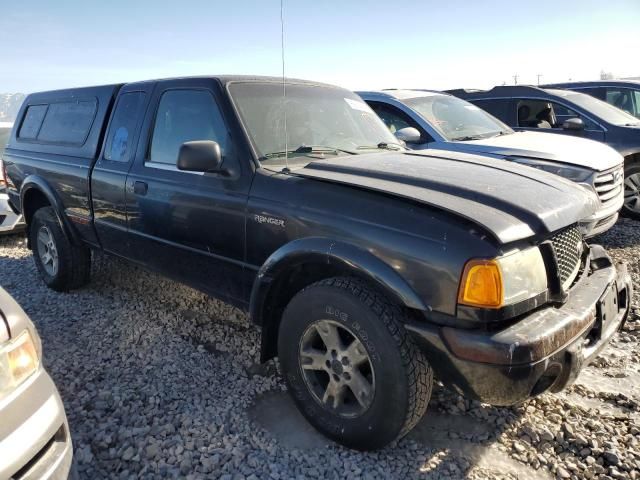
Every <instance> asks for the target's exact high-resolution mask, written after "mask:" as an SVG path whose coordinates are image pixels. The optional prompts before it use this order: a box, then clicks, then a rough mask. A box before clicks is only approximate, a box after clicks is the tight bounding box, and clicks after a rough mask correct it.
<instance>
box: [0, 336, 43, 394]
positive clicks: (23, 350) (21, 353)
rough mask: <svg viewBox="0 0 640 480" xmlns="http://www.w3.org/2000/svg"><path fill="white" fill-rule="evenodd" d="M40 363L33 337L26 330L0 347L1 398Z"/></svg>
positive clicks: (29, 374) (28, 375) (27, 376)
mask: <svg viewBox="0 0 640 480" xmlns="http://www.w3.org/2000/svg"><path fill="white" fill-rule="evenodd" d="M39 365H40V359H39V357H38V351H37V347H36V344H35V342H34V341H33V338H32V337H31V334H30V333H29V331H28V330H25V331H24V332H22V334H20V336H18V338H16V339H15V340H14V341H13V342H10V343H8V344H6V345H4V346H3V347H1V349H0V398H2V397H4V396H5V395H6V394H8V393H9V392H11V391H12V390H14V389H15V388H16V387H17V386H18V385H20V384H21V383H22V382H24V381H25V380H26V379H27V378H29V377H30V376H31V375H32V374H33V373H34V372H35V371H36V370H37V369H38V366H39Z"/></svg>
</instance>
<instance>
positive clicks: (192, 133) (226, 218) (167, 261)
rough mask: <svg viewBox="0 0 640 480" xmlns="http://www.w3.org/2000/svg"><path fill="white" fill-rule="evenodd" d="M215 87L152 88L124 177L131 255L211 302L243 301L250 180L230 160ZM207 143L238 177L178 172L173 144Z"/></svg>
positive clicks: (178, 83) (180, 83)
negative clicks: (202, 293) (215, 147)
mask: <svg viewBox="0 0 640 480" xmlns="http://www.w3.org/2000/svg"><path fill="white" fill-rule="evenodd" d="M217 89H218V86H217V84H216V83H214V81H213V80H210V79H184V80H175V81H168V82H162V83H159V84H158V88H156V90H155V91H154V95H153V99H152V102H151V106H150V108H149V113H148V115H147V118H146V119H145V125H144V126H143V138H142V139H141V142H140V148H139V149H138V151H137V156H136V161H135V164H134V166H133V167H132V169H131V171H130V173H129V176H128V177H127V212H128V214H129V215H128V223H129V225H128V227H129V235H130V241H131V244H132V248H133V249H134V250H135V252H134V258H136V259H137V260H139V261H141V262H142V263H144V264H145V265H146V266H148V267H150V268H152V269H155V270H158V271H160V272H162V273H164V274H165V275H167V276H170V277H173V278H175V279H177V280H179V281H182V282H184V283H187V284H189V285H191V286H193V287H195V288H198V289H200V290H202V291H205V292H207V293H209V294H211V295H214V296H216V297H218V298H222V299H225V300H227V301H230V302H231V303H236V304H237V303H238V302H237V301H241V300H242V299H243V298H244V291H243V285H242V275H243V265H244V263H243V260H244V228H245V227H244V210H245V205H246V203H247V197H248V192H249V187H250V180H251V175H250V172H249V171H248V168H247V167H246V166H245V165H241V164H240V162H239V161H238V158H237V156H236V149H235V148H234V144H233V140H232V136H231V134H230V131H229V128H228V124H229V123H228V122H227V121H226V119H225V117H224V114H223V111H222V109H221V108H220V107H219V105H220V104H221V97H220V96H219V95H220V94H219V92H218V90H217ZM193 140H212V141H215V142H217V143H218V144H219V145H220V149H221V152H222V156H223V161H224V164H225V165H228V162H233V163H235V164H236V165H237V167H236V168H235V171H236V172H239V173H238V174H235V175H234V176H231V177H227V176H223V175H219V174H213V173H201V172H186V171H180V170H178V168H177V166H176V162H177V160H178V151H179V149H180V146H181V145H182V144H183V143H184V142H187V141H193Z"/></svg>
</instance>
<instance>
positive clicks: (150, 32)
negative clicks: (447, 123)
mask: <svg viewBox="0 0 640 480" xmlns="http://www.w3.org/2000/svg"><path fill="white" fill-rule="evenodd" d="M284 21H285V72H286V76H288V77H295V78H305V79H311V80H318V81H324V82H328V83H333V84H336V85H340V86H343V87H347V88H350V89H352V90H359V89H379V88H433V89H447V88H457V87H467V88H489V87H491V86H493V85H501V84H503V83H505V82H506V83H507V84H513V82H514V79H513V76H514V75H516V74H517V75H518V83H528V84H535V83H537V81H538V77H537V75H538V74H540V75H542V77H541V81H542V82H553V81H565V80H568V79H572V80H589V79H597V78H599V76H600V72H601V71H606V72H611V73H613V74H614V75H616V76H619V77H627V76H640V64H639V63H638V60H637V55H638V53H637V52H638V51H640V0H606V1H603V0H555V1H548V0H535V1H527V2H524V1H518V0H508V1H507V0H477V1H476V0H448V1H442V0H403V1H402V2H391V1H385V2H382V1H378V0H342V1H334V0H284ZM281 54H282V51H281V24H280V0H231V1H229V0H226V1H224V2H221V1H216V0H172V1H167V0H108V1H107V0H105V1H96V0H2V2H1V3H0V60H1V63H0V92H23V93H29V92H33V91H40V90H50V89H55V88H65V87H74V86H85V85H98V84H105V83H119V82H128V81H136V80H144V79H151V78H164V77H176V76H190V75H207V74H210V75H213V74H256V75H278V76H279V75H281V74H282V63H281Z"/></svg>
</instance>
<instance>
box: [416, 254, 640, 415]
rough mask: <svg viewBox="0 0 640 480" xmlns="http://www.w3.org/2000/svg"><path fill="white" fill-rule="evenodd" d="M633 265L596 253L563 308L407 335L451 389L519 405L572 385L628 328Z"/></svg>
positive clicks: (487, 400)
mask: <svg viewBox="0 0 640 480" xmlns="http://www.w3.org/2000/svg"><path fill="white" fill-rule="evenodd" d="M632 293H633V290H632V284H631V277H630V276H629V273H628V272H627V268H626V264H618V265H613V264H612V262H611V258H610V257H609V256H608V255H607V253H606V252H605V251H604V249H603V248H602V247H600V246H592V247H591V253H590V258H589V266H588V268H587V269H585V272H584V273H583V274H582V276H581V277H580V278H579V280H578V281H577V282H576V284H575V285H574V286H573V287H572V288H571V290H570V291H569V292H568V299H567V301H566V302H565V303H564V304H563V305H562V306H560V307H554V306H547V307H544V308H541V309H539V310H536V311H535V312H533V313H531V314H529V315H527V316H525V317H522V318H520V319H519V320H518V321H517V322H515V323H513V324H511V325H510V326H508V327H506V328H503V329H501V330H497V331H492V332H487V331H478V330H465V329H456V328H451V327H437V326H433V325H427V324H423V323H418V322H413V323H410V324H407V325H406V328H407V329H408V330H409V331H410V332H411V333H412V334H413V335H414V337H415V339H416V341H417V343H418V344H419V345H421V346H422V348H423V349H424V351H425V353H426V354H427V357H428V358H429V361H430V363H431V365H432V367H433V369H434V371H435V373H436V376H437V377H438V378H439V380H441V381H442V382H443V383H444V384H445V385H447V386H448V387H450V388H451V389H453V390H455V391H457V392H458V393H460V394H463V395H465V396H468V397H471V398H474V399H476V400H480V401H482V402H485V403H490V404H493V405H512V404H515V403H519V402H522V401H524V400H526V399H528V398H530V397H533V396H535V395H538V394H540V393H543V392H545V391H548V390H550V391H559V390H562V389H563V388H565V387H566V386H568V385H570V384H571V383H572V382H573V381H574V380H575V379H576V377H577V376H578V373H579V372H580V370H581V369H582V367H583V366H585V365H586V364H588V363H589V361H591V360H592V359H593V358H594V357H595V356H596V355H597V354H598V352H599V351H600V350H602V349H603V348H604V347H605V346H606V344H607V343H608V341H609V340H610V339H611V337H612V336H613V334H614V333H615V332H616V330H618V329H619V328H621V327H622V325H623V324H624V322H625V320H626V318H627V314H628V312H629V306H630V304H631V296H632Z"/></svg>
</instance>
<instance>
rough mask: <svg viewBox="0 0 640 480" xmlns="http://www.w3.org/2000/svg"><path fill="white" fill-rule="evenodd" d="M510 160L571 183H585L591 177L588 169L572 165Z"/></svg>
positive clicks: (530, 160)
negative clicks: (557, 176)
mask: <svg viewBox="0 0 640 480" xmlns="http://www.w3.org/2000/svg"><path fill="white" fill-rule="evenodd" d="M510 160H512V161H514V162H516V163H521V164H523V165H528V166H529V167H533V168H537V169H539V170H544V171H545V172H549V173H553V174H555V175H559V176H561V177H564V178H566V179H567V180H571V181H573V182H578V183H580V182H585V181H586V180H588V179H589V177H590V176H591V175H593V173H594V172H593V170H590V169H588V168H581V167H574V166H573V165H567V164H566V163H556V162H546V161H544V160H533V159H529V158H517V157H516V158H510Z"/></svg>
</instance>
